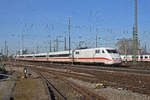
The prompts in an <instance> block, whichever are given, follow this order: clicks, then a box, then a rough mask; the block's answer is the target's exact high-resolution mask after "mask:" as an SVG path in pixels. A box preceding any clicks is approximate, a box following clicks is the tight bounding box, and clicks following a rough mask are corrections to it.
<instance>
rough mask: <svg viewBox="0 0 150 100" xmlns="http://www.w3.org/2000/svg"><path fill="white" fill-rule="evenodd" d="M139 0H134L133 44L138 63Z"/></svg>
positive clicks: (134, 59) (134, 58)
mask: <svg viewBox="0 0 150 100" xmlns="http://www.w3.org/2000/svg"><path fill="white" fill-rule="evenodd" d="M137 30H138V29H137V0H134V26H133V46H134V56H133V62H134V63H136V55H137V54H138V31H137Z"/></svg>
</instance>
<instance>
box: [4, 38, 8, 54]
mask: <svg viewBox="0 0 150 100" xmlns="http://www.w3.org/2000/svg"><path fill="white" fill-rule="evenodd" d="M4 55H5V56H7V41H6V40H5V47H4Z"/></svg>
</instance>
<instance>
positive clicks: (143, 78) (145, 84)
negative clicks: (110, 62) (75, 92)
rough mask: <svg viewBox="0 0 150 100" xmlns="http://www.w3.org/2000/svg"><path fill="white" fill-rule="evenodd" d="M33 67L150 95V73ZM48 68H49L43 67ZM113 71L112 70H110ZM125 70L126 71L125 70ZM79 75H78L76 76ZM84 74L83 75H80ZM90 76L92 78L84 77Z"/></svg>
mask: <svg viewBox="0 0 150 100" xmlns="http://www.w3.org/2000/svg"><path fill="white" fill-rule="evenodd" d="M30 66H32V67H37V66H39V67H40V70H41V71H44V68H45V69H46V70H48V71H49V73H54V72H55V73H57V74H58V75H59V76H65V77H73V78H78V79H80V80H84V81H88V82H95V83H96V82H103V83H104V84H106V85H107V86H111V87H115V88H123V89H127V90H131V91H134V92H138V93H143V94H147V95H150V86H149V84H150V81H149V75H147V74H149V73H146V74H143V73H140V74H139V73H136V72H133V73H132V71H130V72H129V71H125V72H122V71H119V70H118V69H117V68H115V70H117V71H112V70H113V68H106V69H107V70H108V71H99V70H100V69H99V70H98V69H96V68H94V69H92V68H91V69H90V68H88V67H82V68H78V67H75V66H73V67H72V66H69V67H66V66H65V65H51V64H50V65H47V64H31V65H30ZM43 66H47V67H43ZM47 68H53V69H54V68H55V69H59V70H60V69H62V70H66V69H65V68H67V69H69V70H71V71H72V72H74V73H69V74H66V72H64V71H58V70H51V69H47ZM109 69H111V70H109ZM123 70H124V69H123ZM75 73H78V74H75ZM79 73H82V74H79ZM83 74H88V75H91V76H87V75H83Z"/></svg>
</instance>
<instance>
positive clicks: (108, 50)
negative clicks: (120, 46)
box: [107, 49, 118, 53]
mask: <svg viewBox="0 0 150 100" xmlns="http://www.w3.org/2000/svg"><path fill="white" fill-rule="evenodd" d="M107 52H108V53H118V52H117V50H112V49H111V50H110V49H107Z"/></svg>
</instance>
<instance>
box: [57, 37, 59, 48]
mask: <svg viewBox="0 0 150 100" xmlns="http://www.w3.org/2000/svg"><path fill="white" fill-rule="evenodd" d="M58 48H59V47H58V37H56V51H58Z"/></svg>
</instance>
